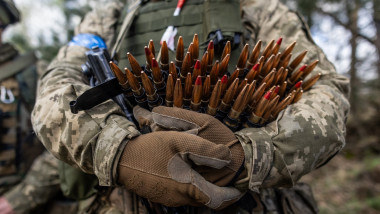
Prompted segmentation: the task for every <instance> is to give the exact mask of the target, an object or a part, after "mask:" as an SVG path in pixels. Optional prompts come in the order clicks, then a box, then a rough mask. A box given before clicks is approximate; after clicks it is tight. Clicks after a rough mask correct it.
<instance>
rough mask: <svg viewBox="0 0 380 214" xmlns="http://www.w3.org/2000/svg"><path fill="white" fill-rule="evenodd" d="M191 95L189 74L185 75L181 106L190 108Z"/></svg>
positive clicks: (191, 88)
mask: <svg viewBox="0 0 380 214" xmlns="http://www.w3.org/2000/svg"><path fill="white" fill-rule="evenodd" d="M192 93H193V81H192V78H191V73H190V72H189V73H187V76H186V79H185V92H184V94H183V105H184V106H185V108H186V107H190V102H191V94H192Z"/></svg>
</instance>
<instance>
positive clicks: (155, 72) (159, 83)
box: [152, 58, 165, 91]
mask: <svg viewBox="0 0 380 214" xmlns="http://www.w3.org/2000/svg"><path fill="white" fill-rule="evenodd" d="M152 76H153V83H154V85H155V86H156V89H157V90H158V91H161V90H163V89H165V82H164V79H163V78H162V73H161V70H160V68H159V67H158V63H157V61H156V59H155V58H153V59H152Z"/></svg>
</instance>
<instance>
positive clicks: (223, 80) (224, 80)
mask: <svg viewBox="0 0 380 214" xmlns="http://www.w3.org/2000/svg"><path fill="white" fill-rule="evenodd" d="M221 82H222V83H223V84H225V83H227V75H226V74H225V75H224V76H223V77H222V80H221Z"/></svg>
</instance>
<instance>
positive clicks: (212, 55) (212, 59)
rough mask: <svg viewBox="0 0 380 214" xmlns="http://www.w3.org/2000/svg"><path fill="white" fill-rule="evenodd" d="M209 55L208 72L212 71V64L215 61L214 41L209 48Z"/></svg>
mask: <svg viewBox="0 0 380 214" xmlns="http://www.w3.org/2000/svg"><path fill="white" fill-rule="evenodd" d="M207 53H208V63H207V71H211V67H212V63H213V61H214V41H213V40H211V41H210V42H209V43H208V46H207Z"/></svg>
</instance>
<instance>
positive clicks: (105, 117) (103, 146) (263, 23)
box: [32, 0, 349, 213]
mask: <svg viewBox="0 0 380 214" xmlns="http://www.w3.org/2000/svg"><path fill="white" fill-rule="evenodd" d="M241 5H242V9H241V10H242V11H241V12H242V19H243V24H244V27H245V31H246V32H245V38H246V41H244V42H248V43H249V44H251V45H252V44H255V43H256V42H257V41H258V40H262V41H263V45H264V46H265V45H266V44H267V43H268V42H269V41H270V40H271V39H276V38H278V37H280V36H282V37H284V38H285V41H284V44H283V47H286V46H287V45H289V44H290V43H291V42H293V41H297V45H296V48H295V50H294V51H293V52H294V53H297V52H300V51H301V50H304V49H307V50H309V54H308V55H307V57H306V59H304V61H303V62H304V63H306V64H307V63H310V62H311V60H315V59H318V60H319V61H320V62H319V65H318V66H317V67H316V69H315V70H314V71H313V73H314V74H317V73H322V78H321V79H320V80H319V82H317V84H316V85H315V86H313V88H312V89H311V90H309V91H308V92H306V93H304V95H303V98H302V99H301V100H300V101H299V102H298V103H296V104H293V105H291V106H289V107H288V108H286V109H285V110H284V111H283V112H281V113H280V115H279V117H278V118H277V120H276V121H274V122H272V123H270V124H268V125H267V126H266V127H264V128H246V129H243V130H240V131H238V132H236V136H237V137H238V138H239V140H240V142H241V144H242V145H243V148H244V150H245V155H246V168H247V170H248V172H249V176H248V177H247V178H245V179H243V180H240V181H239V184H238V185H240V186H241V187H245V188H248V189H249V190H250V191H249V192H248V194H249V195H252V196H249V197H252V198H253V200H254V201H256V202H257V204H256V205H255V207H253V208H252V207H250V208H249V209H248V208H244V207H245V206H246V205H247V204H239V203H237V204H236V206H231V208H227V209H232V210H229V211H226V212H225V213H238V212H240V213H263V212H266V213H278V212H279V211H278V210H282V211H281V212H284V210H286V211H287V213H292V212H293V213H294V212H297V210H299V206H301V205H304V206H305V207H312V208H310V209H309V210H310V212H311V213H315V212H317V210H316V208H315V206H312V205H313V203H309V202H305V203H301V202H302V200H301V202H300V203H299V204H293V205H291V204H289V203H285V202H286V201H292V198H293V199H294V200H293V201H296V200H297V198H308V197H306V196H310V191H309V190H308V189H307V188H298V187H299V185H298V184H296V183H297V181H298V180H299V179H300V178H301V177H302V176H303V175H305V174H307V173H309V172H310V171H312V170H314V169H316V168H318V167H320V166H322V165H323V164H325V163H326V162H327V161H328V160H329V159H330V158H332V157H333V156H334V155H335V154H337V153H338V152H339V151H340V150H341V149H342V148H343V146H344V145H345V139H344V136H345V132H346V129H345V122H346V118H347V114H348V111H349V103H348V99H347V97H348V94H349V81H348V79H347V78H345V77H343V76H340V75H338V74H336V72H335V68H334V66H333V65H332V64H331V63H330V62H329V61H328V60H327V59H326V56H325V55H324V53H323V52H322V50H321V49H320V48H318V47H317V46H316V45H315V43H314V42H313V40H312V38H311V36H310V33H309V31H308V28H307V26H306V25H305V24H304V23H303V21H302V20H301V18H300V17H299V16H298V15H297V14H296V13H294V12H292V11H290V10H289V9H288V8H287V7H285V6H284V5H283V4H281V3H280V2H279V1H278V0H266V1H261V0H260V1H253V0H245V1H244V0H243V1H241ZM103 9H105V11H103V12H101V11H97V13H98V14H97V15H98V16H95V15H94V14H93V13H92V15H89V16H87V17H86V18H88V17H91V18H94V19H96V20H107V21H108V22H111V23H115V22H116V20H117V17H115V14H118V13H117V12H115V11H117V10H118V9H119V10H120V9H121V8H118V5H116V4H111V5H110V6H108V7H107V8H103ZM107 11H109V12H108V13H107ZM110 11H112V12H110ZM86 18H85V21H83V22H82V24H81V25H80V26H79V27H78V29H84V28H85V27H84V26H83V25H84V24H86V23H92V24H93V23H98V24H96V25H92V33H95V32H96V34H97V35H99V36H103V35H102V33H103V32H106V35H104V37H103V38H105V39H107V40H106V42H107V43H108V44H110V43H111V42H110V40H109V39H108V38H109V33H110V31H112V28H111V29H109V30H107V31H103V30H104V29H103V27H102V25H101V24H102V23H101V21H92V22H91V20H86ZM103 24H105V26H112V25H110V23H103ZM78 29H77V30H78ZM82 32H83V31H82ZM85 51H86V49H85V48H82V47H75V46H64V47H62V48H61V50H60V52H59V54H58V56H57V57H56V59H55V60H54V61H53V62H52V63H51V64H50V66H49V69H48V70H47V71H46V73H45V74H44V76H42V78H41V80H40V85H39V94H38V98H37V103H36V106H35V109H34V111H33V115H32V121H33V126H34V129H35V131H36V133H37V135H38V137H39V138H40V140H41V141H42V142H43V144H44V145H45V146H46V148H47V149H48V150H49V151H51V152H52V153H53V155H54V156H56V157H57V158H59V159H61V160H64V161H65V162H67V163H69V164H71V165H74V166H77V167H79V168H81V169H82V170H83V171H85V172H87V173H95V174H96V175H97V176H98V178H99V181H100V184H101V185H104V186H112V185H115V181H116V178H115V176H116V171H117V170H116V166H117V163H118V161H119V157H120V154H121V152H122V151H123V149H124V146H125V144H126V143H127V141H128V139H131V138H132V137H134V136H137V135H139V132H138V131H137V129H136V128H135V126H134V125H133V124H132V123H131V122H130V121H128V120H127V119H126V118H125V117H123V114H122V112H121V110H120V108H119V107H118V106H117V105H116V104H115V103H113V102H112V101H107V102H104V103H102V104H100V105H98V106H96V107H94V108H92V109H90V110H87V111H83V112H79V113H78V114H76V115H73V114H72V113H71V111H70V108H69V102H70V101H71V100H75V99H76V98H77V97H78V96H79V95H81V94H82V93H83V92H84V91H85V90H87V89H89V86H88V85H87V84H86V81H85V80H84V79H85V78H84V77H83V75H82V73H81V67H80V65H81V64H83V63H84V62H85V55H84V52H85ZM130 51H131V52H132V53H133V50H130ZM310 76H313V75H310ZM293 186H294V188H292V189H280V190H279V189H273V188H274V187H293ZM301 189H302V190H301ZM285 195H286V197H285ZM301 196H302V197H301ZM247 197H248V196H247ZM268 198H269V199H271V200H268ZM298 201H299V200H298ZM131 206H133V207H136V206H138V205H136V204H135V205H131ZM128 209H130V208H125V207H124V211H125V212H126V213H128V212H127V210H128ZM244 210H245V211H244ZM210 212H211V211H210V210H209V209H207V208H197V209H196V213H210ZM129 213H135V210H134V211H133V212H129Z"/></svg>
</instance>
